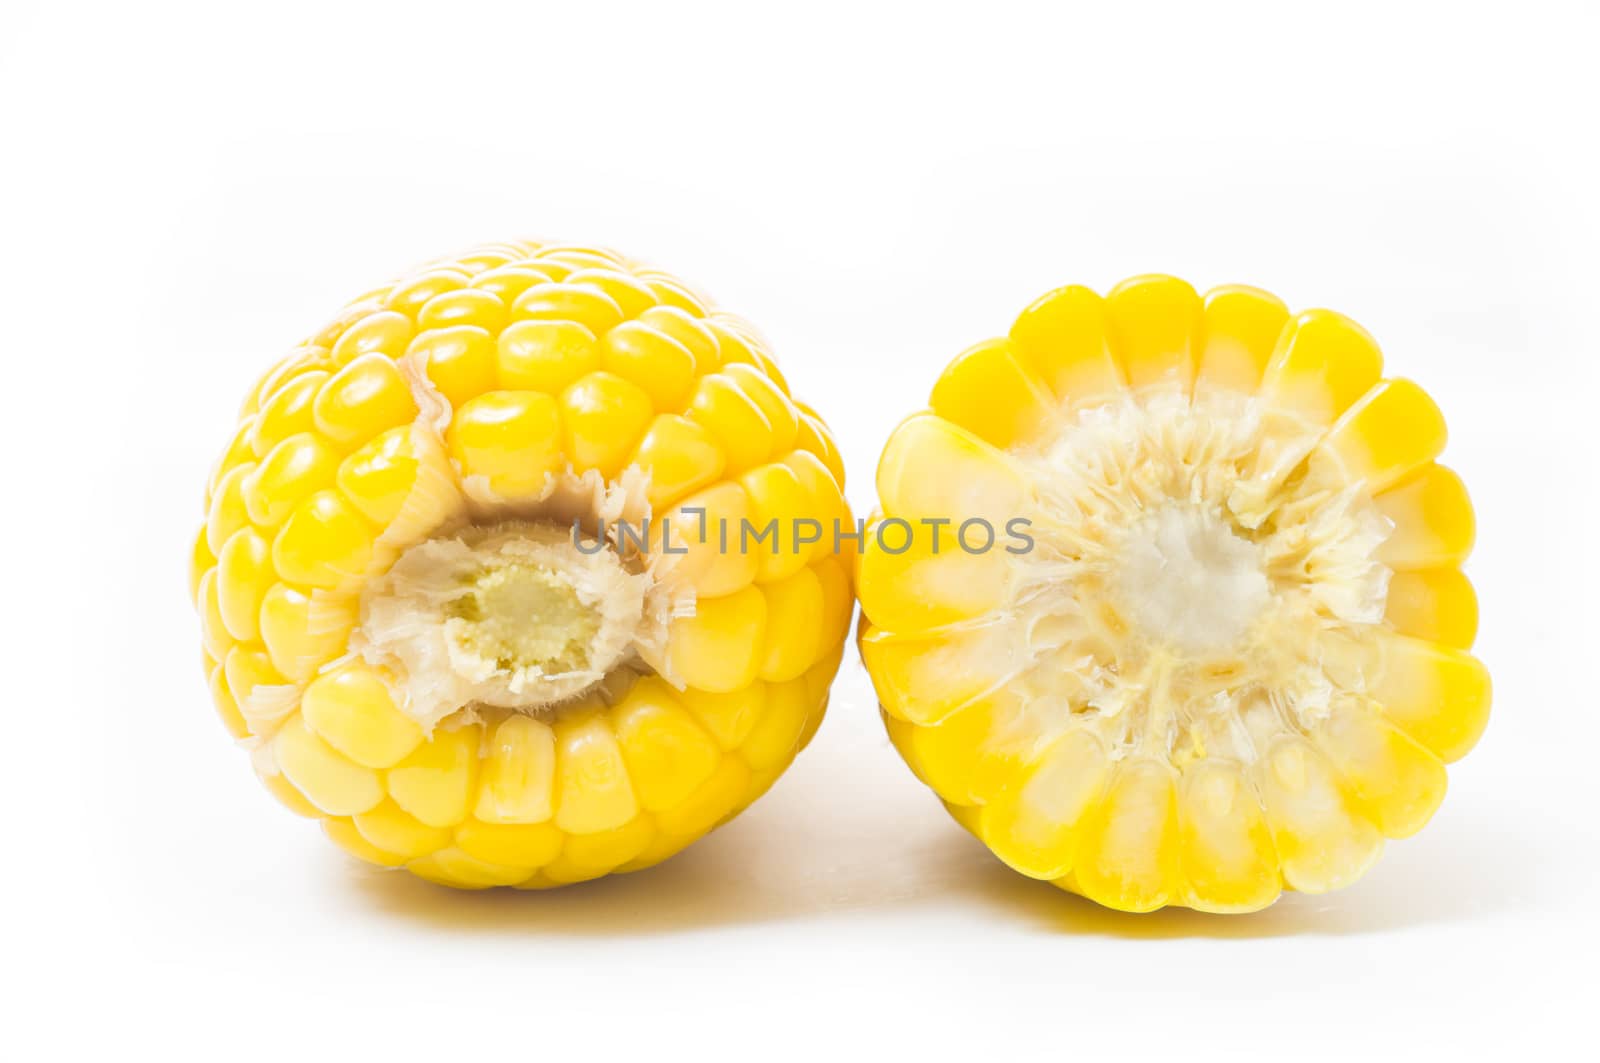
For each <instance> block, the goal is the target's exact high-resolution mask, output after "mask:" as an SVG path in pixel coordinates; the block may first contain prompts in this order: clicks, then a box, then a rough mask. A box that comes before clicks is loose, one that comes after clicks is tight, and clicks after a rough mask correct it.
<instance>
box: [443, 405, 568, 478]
mask: <svg viewBox="0 0 1600 1063" xmlns="http://www.w3.org/2000/svg"><path fill="white" fill-rule="evenodd" d="M447 439H448V442H449V445H450V457H451V458H452V459H453V460H454V461H455V462H456V465H457V466H458V467H459V468H460V470H461V476H462V480H463V482H465V483H468V484H470V483H471V482H472V481H473V480H475V479H477V480H481V482H482V483H483V484H484V486H485V487H487V488H488V490H489V491H490V492H492V493H493V494H494V495H496V496H498V497H500V498H506V499H515V498H537V497H539V496H540V495H541V494H542V493H543V492H544V489H545V485H546V483H547V482H548V481H549V479H550V477H552V476H554V475H556V474H557V473H558V472H560V471H561V468H562V465H563V464H564V456H563V454H562V453H561V411H560V408H559V407H558V406H557V405H556V400H555V399H553V398H552V397H550V396H549V395H545V394H543V393H541V392H537V391H491V392H489V393H488V394H486V395H479V396H478V397H477V398H475V399H472V400H471V401H469V402H468V403H467V404H466V405H464V406H462V407H461V409H460V410H458V411H456V416H455V419H454V420H453V421H451V423H450V431H449V434H448V436H447Z"/></svg>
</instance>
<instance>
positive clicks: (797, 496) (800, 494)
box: [738, 464, 832, 583]
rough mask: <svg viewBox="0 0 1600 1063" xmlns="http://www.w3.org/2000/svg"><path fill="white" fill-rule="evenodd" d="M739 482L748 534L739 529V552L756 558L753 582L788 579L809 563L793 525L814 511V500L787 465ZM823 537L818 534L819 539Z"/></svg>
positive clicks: (758, 471)
mask: <svg viewBox="0 0 1600 1063" xmlns="http://www.w3.org/2000/svg"><path fill="white" fill-rule="evenodd" d="M738 482H739V484H740V485H741V486H742V487H743V488H744V489H745V494H747V495H748V496H749V498H750V529H749V534H748V536H746V535H745V531H746V529H744V528H742V527H741V529H740V536H741V539H740V543H739V548H740V549H741V550H747V551H749V552H751V553H753V554H754V555H755V556H756V582H757V583H772V582H776V581H778V580H783V579H787V578H788V577H790V576H792V575H794V574H795V573H796V572H798V571H800V570H801V569H803V568H804V567H805V565H806V562H807V561H809V560H810V551H809V549H806V548H804V547H802V546H801V545H800V543H799V536H798V535H797V534H796V533H797V532H798V531H799V527H798V525H797V523H796V522H797V521H798V520H799V519H800V518H801V517H803V516H804V515H806V514H807V513H809V512H812V511H813V510H812V507H813V506H814V505H815V502H814V500H813V499H811V498H809V497H808V496H807V492H806V487H805V485H804V484H802V483H801V482H800V476H799V474H798V473H796V472H795V471H794V469H793V468H791V467H790V466H788V465H782V464H772V465H762V466H759V467H757V468H754V469H751V470H750V471H749V472H747V473H745V474H744V475H742V476H740V477H739V480H738ZM827 530H828V531H829V532H831V530H832V529H831V528H830V529H827ZM822 534H823V533H822V532H821V531H819V532H818V535H817V537H818V539H820V538H821V537H822Z"/></svg>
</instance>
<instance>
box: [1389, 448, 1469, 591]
mask: <svg viewBox="0 0 1600 1063" xmlns="http://www.w3.org/2000/svg"><path fill="white" fill-rule="evenodd" d="M1375 501H1376V503H1377V506H1378V511H1379V512H1380V513H1382V514H1383V515H1384V516H1385V517H1387V518H1388V519H1389V521H1390V522H1392V523H1393V524H1394V530H1393V531H1391V532H1390V533H1389V537H1388V538H1387V539H1385V540H1384V541H1383V545H1382V546H1380V547H1378V559H1379V560H1380V561H1382V562H1383V563H1384V564H1386V565H1388V566H1389V567H1390V568H1393V569H1397V570H1400V571H1405V570H1407V569H1416V568H1435V567H1445V566H1453V565H1459V564H1461V563H1462V562H1463V561H1465V560H1466V559H1467V555H1468V554H1470V553H1471V552H1472V544H1473V540H1474V539H1475V538H1476V536H1477V522H1476V520H1475V518H1474V517H1473V513H1472V503H1471V501H1470V500H1469V499H1468V498H1467V488H1466V485H1465V484H1463V483H1462V482H1461V477H1459V476H1457V475H1456V474H1455V473H1454V472H1453V471H1452V470H1450V469H1447V468H1445V467H1444V466H1443V465H1438V464H1435V463H1432V462H1430V463H1429V464H1427V465H1425V466H1423V467H1422V468H1421V469H1420V470H1418V471H1417V472H1416V473H1415V474H1414V475H1412V476H1409V477H1407V478H1406V479H1404V480H1402V481H1401V482H1400V483H1397V484H1395V485H1394V486H1393V487H1391V488H1389V489H1388V490H1387V491H1384V492H1382V493H1381V494H1379V495H1378V497H1377V498H1376V499H1375Z"/></svg>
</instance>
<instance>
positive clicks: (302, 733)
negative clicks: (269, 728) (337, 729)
mask: <svg viewBox="0 0 1600 1063" xmlns="http://www.w3.org/2000/svg"><path fill="white" fill-rule="evenodd" d="M272 752H273V755H274V756H275V757H276V758H277V761H278V766H279V767H280V768H281V769H282V770H283V774H284V777H285V778H286V779H288V780H289V782H291V783H293V784H294V788H295V789H296V790H298V791H300V792H301V793H302V794H305V796H306V800H308V801H310V802H311V803H312V804H313V805H316V806H317V807H318V808H319V809H321V810H322V811H323V812H326V813H327V814H328V815H330V816H353V815H355V814H356V813H357V812H365V811H367V810H368V809H371V808H376V807H377V805H378V802H380V801H382V800H383V783H382V781H381V780H380V779H379V778H378V773H377V772H375V771H373V770H372V769H371V768H367V767H363V766H362V765H360V764H357V763H355V762H354V761H351V760H347V759H346V758H344V757H342V756H340V755H339V753H337V752H336V751H335V750H334V749H333V747H332V746H330V745H328V744H327V743H326V742H324V741H323V740H322V739H321V738H319V737H318V736H317V735H315V734H314V733H312V731H311V730H310V729H309V728H308V727H306V725H305V721H304V720H303V719H302V718H301V717H300V716H298V715H296V716H291V717H290V718H289V719H288V720H287V721H285V722H284V725H283V726H282V727H281V728H279V730H278V733H277V735H276V736H274V738H273V740H272Z"/></svg>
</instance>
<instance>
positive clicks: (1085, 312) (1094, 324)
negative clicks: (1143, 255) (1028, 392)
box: [1010, 285, 1123, 402]
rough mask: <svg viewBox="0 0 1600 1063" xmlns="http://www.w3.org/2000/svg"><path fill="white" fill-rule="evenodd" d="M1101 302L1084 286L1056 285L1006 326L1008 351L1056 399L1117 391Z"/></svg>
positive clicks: (1119, 381)
mask: <svg viewBox="0 0 1600 1063" xmlns="http://www.w3.org/2000/svg"><path fill="white" fill-rule="evenodd" d="M1108 329H1109V325H1108V323H1107V320H1106V306H1105V300H1104V299H1101V298H1100V296H1098V295H1096V294H1095V293H1094V292H1092V291H1090V290H1089V289H1088V288H1083V287H1079V286H1078V285H1070V286H1068V287H1065V288H1059V289H1057V290H1056V291H1053V292H1051V293H1050V294H1049V295H1046V296H1044V297H1043V298H1041V299H1039V300H1038V301H1037V302H1035V303H1034V304H1033V305H1032V306H1030V307H1028V309H1026V310H1024V311H1023V312H1022V315H1021V316H1020V317H1018V318H1017V320H1016V322H1015V323H1014V324H1013V325H1012V326H1011V337H1010V338H1011V350H1012V351H1013V352H1015V355H1016V357H1017V358H1018V359H1020V360H1021V361H1022V362H1023V364H1025V365H1026V366H1027V367H1028V368H1029V369H1031V370H1032V371H1033V372H1034V373H1035V374H1036V375H1037V376H1038V378H1039V379H1040V380H1042V381H1043V382H1044V383H1045V385H1046V386H1047V387H1049V388H1050V390H1051V391H1052V392H1054V394H1055V396H1056V397H1057V398H1058V399H1062V400H1065V401H1069V402H1072V401H1078V400H1085V399H1094V398H1098V397H1104V396H1106V395H1111V394H1115V393H1116V392H1118V391H1121V390H1122V387H1123V375H1122V369H1121V367H1119V366H1118V365H1117V361H1116V358H1115V357H1113V355H1112V353H1111V341H1110V337H1109V332H1108Z"/></svg>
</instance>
